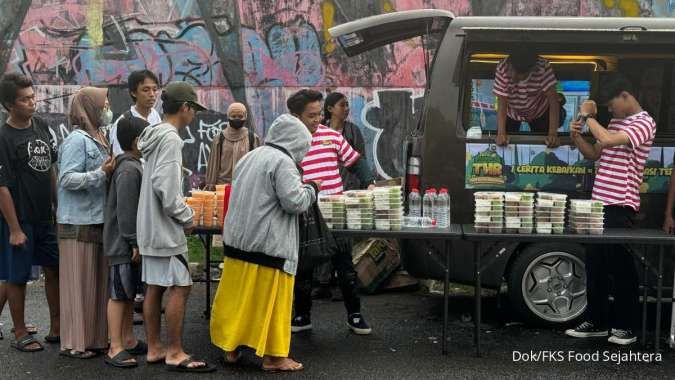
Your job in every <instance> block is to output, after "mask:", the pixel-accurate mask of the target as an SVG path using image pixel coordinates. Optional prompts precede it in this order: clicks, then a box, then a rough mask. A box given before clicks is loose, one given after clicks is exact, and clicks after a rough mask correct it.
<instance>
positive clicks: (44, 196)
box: [0, 118, 57, 223]
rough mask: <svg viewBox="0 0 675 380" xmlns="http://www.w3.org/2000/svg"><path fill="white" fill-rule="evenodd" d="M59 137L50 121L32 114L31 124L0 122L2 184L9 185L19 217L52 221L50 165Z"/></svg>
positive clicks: (39, 221)
mask: <svg viewBox="0 0 675 380" xmlns="http://www.w3.org/2000/svg"><path fill="white" fill-rule="evenodd" d="M56 155H57V151H56V141H54V138H53V137H52V135H51V134H50V133H49V128H48V127H47V125H46V124H45V123H44V122H42V121H41V120H39V119H36V118H33V122H32V123H31V126H30V127H28V128H26V129H16V128H14V127H12V126H10V125H9V124H4V125H2V126H0V186H5V187H7V188H9V191H10V193H11V194H12V199H13V200H14V208H15V209H16V215H17V218H18V219H19V221H21V222H25V223H48V222H51V221H52V207H51V199H52V198H51V194H52V189H51V187H52V186H51V170H50V169H51V168H52V165H53V164H54V162H56V157H57V156H56Z"/></svg>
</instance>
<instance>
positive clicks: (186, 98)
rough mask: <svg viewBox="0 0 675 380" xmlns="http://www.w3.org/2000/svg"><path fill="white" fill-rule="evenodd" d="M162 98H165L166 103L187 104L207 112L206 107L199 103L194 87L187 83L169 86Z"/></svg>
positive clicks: (174, 83)
mask: <svg viewBox="0 0 675 380" xmlns="http://www.w3.org/2000/svg"><path fill="white" fill-rule="evenodd" d="M162 98H165V100H164V99H163V100H164V101H173V102H187V103H190V105H192V106H193V107H194V108H195V109H196V110H197V111H206V107H204V106H203V105H202V104H201V103H199V99H198V98H197V93H196V92H195V89H194V87H192V85H190V84H189V83H187V82H183V81H175V82H171V83H169V84H167V85H166V87H164V89H163V90H162Z"/></svg>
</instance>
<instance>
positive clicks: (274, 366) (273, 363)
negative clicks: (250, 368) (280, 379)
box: [262, 356, 305, 372]
mask: <svg viewBox="0 0 675 380" xmlns="http://www.w3.org/2000/svg"><path fill="white" fill-rule="evenodd" d="M304 368H305V367H304V366H303V365H302V363H299V362H296V361H295V360H293V359H291V358H278V357H274V356H265V357H264V358H263V364H262V369H263V371H269V372H296V371H302V370H303V369H304Z"/></svg>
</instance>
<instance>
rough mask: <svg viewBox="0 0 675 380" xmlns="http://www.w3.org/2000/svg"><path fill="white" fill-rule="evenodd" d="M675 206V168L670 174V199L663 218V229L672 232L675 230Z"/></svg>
mask: <svg viewBox="0 0 675 380" xmlns="http://www.w3.org/2000/svg"><path fill="white" fill-rule="evenodd" d="M674 207H675V170H673V171H672V173H671V174H670V185H669V186H668V201H667V202H666V211H665V215H664V218H663V230H664V231H665V232H666V233H669V234H672V233H673V232H675V219H673V208H674Z"/></svg>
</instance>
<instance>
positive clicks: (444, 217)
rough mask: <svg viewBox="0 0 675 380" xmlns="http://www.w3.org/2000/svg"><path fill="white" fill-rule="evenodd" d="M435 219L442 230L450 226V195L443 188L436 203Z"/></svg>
mask: <svg viewBox="0 0 675 380" xmlns="http://www.w3.org/2000/svg"><path fill="white" fill-rule="evenodd" d="M433 214H434V219H436V224H437V225H438V227H440V228H448V227H449V226H450V194H448V189H446V188H441V191H440V192H439V193H438V196H437V197H436V202H434V212H433Z"/></svg>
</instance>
